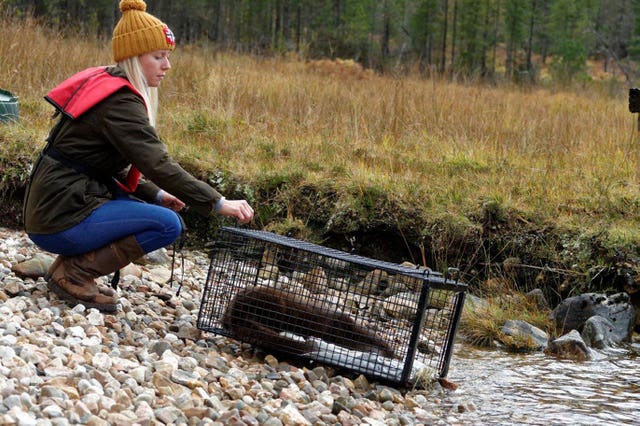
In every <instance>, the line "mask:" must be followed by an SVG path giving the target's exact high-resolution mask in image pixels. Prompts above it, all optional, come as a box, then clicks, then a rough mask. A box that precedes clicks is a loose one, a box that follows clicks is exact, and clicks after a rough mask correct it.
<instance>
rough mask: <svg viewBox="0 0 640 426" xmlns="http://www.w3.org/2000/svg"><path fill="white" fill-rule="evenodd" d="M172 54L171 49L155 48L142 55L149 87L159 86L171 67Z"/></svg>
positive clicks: (141, 62)
mask: <svg viewBox="0 0 640 426" xmlns="http://www.w3.org/2000/svg"><path fill="white" fill-rule="evenodd" d="M170 54H171V51H170V50H154V51H153V52H149V53H145V54H143V55H140V64H141V65H142V72H143V74H144V78H146V79H147V85H148V86H149V87H158V86H159V85H160V82H161V81H162V79H163V78H164V75H165V74H166V72H167V71H169V69H171V63H170V62H169V55H170Z"/></svg>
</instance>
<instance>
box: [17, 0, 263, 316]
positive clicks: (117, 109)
mask: <svg viewBox="0 0 640 426" xmlns="http://www.w3.org/2000/svg"><path fill="white" fill-rule="evenodd" d="M120 10H121V11H122V17H121V19H120V21H119V22H118V24H117V25H116V27H115V29H114V32H113V55H114V60H115V62H116V65H114V66H109V67H94V68H89V69H86V70H84V71H81V72H79V73H77V74H75V75H73V76H71V77H70V78H69V79H67V80H65V81H64V82H62V83H61V84H60V85H59V86H57V87H56V88H54V89H53V90H51V91H50V92H49V93H48V94H47V96H46V97H45V99H47V100H48V101H49V102H50V103H51V104H52V105H53V106H54V107H55V108H56V110H57V114H58V115H59V116H60V117H59V120H58V121H57V123H56V125H55V127H54V128H53V129H52V130H51V132H50V134H49V137H48V139H47V146H46V147H45V149H44V150H43V152H42V154H41V156H40V158H39V159H38V162H37V163H36V165H35V166H34V170H33V172H32V175H31V179H30V182H29V187H28V189H27V192H26V195H25V200H24V223H25V229H26V231H27V234H28V235H29V237H30V238H31V240H32V241H33V242H34V243H35V244H37V245H38V246H39V247H41V248H42V249H44V250H47V251H49V252H52V253H56V254H58V255H59V256H58V257H57V258H56V260H55V261H54V263H53V265H52V266H51V267H50V268H49V271H48V273H47V275H46V279H47V282H48V286H49V289H50V290H51V291H53V292H54V293H56V294H57V295H58V296H60V297H61V298H62V299H64V300H65V301H67V302H68V303H70V304H71V305H75V304H77V303H82V304H84V305H85V306H87V307H93V308H97V309H99V310H101V311H104V312H113V311H115V310H116V303H117V297H116V296H117V294H116V293H115V292H114V290H113V289H111V288H109V287H107V286H99V285H98V284H97V282H96V281H95V279H96V278H98V277H101V276H103V275H108V274H110V273H112V272H115V271H117V270H119V269H120V268H122V267H124V266H126V265H127V264H128V263H129V262H131V261H133V260H135V259H137V258H138V257H140V256H142V255H144V254H145V253H148V252H151V251H153V250H156V249H158V248H160V247H165V246H167V245H169V244H171V243H172V242H174V241H175V240H176V239H177V238H178V237H179V236H180V234H181V232H182V221H181V219H180V217H179V215H178V214H177V213H176V212H178V211H180V210H182V209H183V208H184V207H185V205H188V206H189V207H190V208H192V209H194V210H195V211H196V212H198V213H201V214H203V215H209V214H212V213H213V212H216V213H217V214H220V215H224V216H229V217H235V218H236V219H237V220H238V221H239V222H241V223H247V222H249V221H251V220H252V219H253V209H252V208H251V206H250V205H249V204H248V203H247V201H245V200H226V199H225V198H224V197H223V196H222V195H221V194H220V193H218V192H217V191H215V190H214V189H213V188H212V187H211V186H209V185H208V184H207V183H205V182H202V181H200V180H198V179H196V178H194V177H193V176H192V175H190V174H189V173H187V172H186V171H185V170H184V169H183V168H182V167H181V166H180V165H179V164H177V163H176V161H174V160H173V159H172V158H171V157H170V156H169V154H168V152H167V148H166V146H165V145H164V143H163V142H162V141H161V140H160V139H159V138H158V136H157V134H156V131H155V123H156V111H157V88H158V86H159V85H160V82H161V81H162V79H163V77H164V76H165V75H166V73H167V72H168V71H169V69H170V68H171V64H170V62H169V56H170V54H171V52H172V51H173V49H174V46H175V38H174V36H173V33H172V32H171V30H170V29H169V28H168V27H167V25H165V24H164V23H163V22H161V21H160V20H159V19H157V18H156V17H154V16H153V15H151V14H149V13H147V12H146V4H145V3H144V2H143V1H142V0H122V1H121V2H120Z"/></svg>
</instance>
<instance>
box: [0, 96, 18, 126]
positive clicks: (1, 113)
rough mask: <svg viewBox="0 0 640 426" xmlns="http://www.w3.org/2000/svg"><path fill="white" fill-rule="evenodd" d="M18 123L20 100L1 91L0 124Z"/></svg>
mask: <svg viewBox="0 0 640 426" xmlns="http://www.w3.org/2000/svg"><path fill="white" fill-rule="evenodd" d="M11 121H18V98H17V97H16V96H13V94H12V93H11V92H7V91H6V90H3V89H0V123H8V122H11Z"/></svg>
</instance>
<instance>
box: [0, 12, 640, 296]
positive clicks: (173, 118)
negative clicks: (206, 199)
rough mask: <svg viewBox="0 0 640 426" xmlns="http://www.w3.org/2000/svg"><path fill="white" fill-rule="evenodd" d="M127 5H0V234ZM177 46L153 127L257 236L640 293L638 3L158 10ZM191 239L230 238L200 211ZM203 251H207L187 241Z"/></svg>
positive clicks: (481, 281) (490, 279)
mask: <svg viewBox="0 0 640 426" xmlns="http://www.w3.org/2000/svg"><path fill="white" fill-rule="evenodd" d="M118 3H119V2H118V1H117V0H94V1H83V0H64V1H63V0H52V1H42V0H40V1H38V0H34V1H20V0H0V19H1V21H0V40H2V42H1V43H0V58H1V59H0V88H3V89H7V90H11V91H12V92H14V93H15V94H16V95H18V96H19V99H20V121H19V122H18V123H14V124H11V125H5V126H0V166H1V167H2V169H3V173H2V181H1V184H2V185H1V186H0V196H1V198H2V200H3V202H2V203H1V204H2V209H3V215H2V224H4V225H11V226H20V208H19V201H20V200H21V198H22V194H23V193H24V187H25V184H26V181H27V178H28V173H29V170H30V167H31V164H32V163H33V160H34V159H35V158H36V157H37V153H38V152H39V150H40V149H41V148H42V144H43V140H44V138H45V137H46V134H47V132H48V129H49V128H50V126H51V121H50V118H51V112H52V110H51V108H50V106H49V105H47V104H46V102H44V101H43V99H42V97H43V95H44V94H45V93H46V92H47V91H48V90H49V89H50V88H51V87H53V86H54V85H55V84H57V83H58V82H59V81H61V80H62V79H64V78H66V77H67V76H68V75H70V74H72V73H73V72H75V71H78V70H80V69H82V68H83V67H87V66H94V65H97V64H108V63H110V60H111V59H110V58H111V56H110V37H111V31H112V28H113V26H114V25H115V23H116V22H117V19H118V18H119V16H120V12H119V9H118ZM147 5H148V11H149V12H151V13H153V14H155V15H157V16H160V17H162V19H163V20H164V21H165V22H167V23H168V25H169V26H170V27H171V28H172V29H173V31H174V33H175V34H176V37H177V42H178V46H179V48H178V49H177V50H176V51H175V52H174V54H173V56H172V61H173V64H174V69H173V70H172V71H171V73H170V75H169V76H168V77H167V79H166V80H165V82H164V83H163V87H162V90H161V97H162V99H161V108H162V110H161V113H160V115H161V117H163V119H162V120H161V123H160V124H159V125H158V130H159V133H160V134H161V136H162V137H163V139H165V140H166V141H167V143H168V146H169V149H170V151H171V152H172V154H173V155H174V156H175V157H176V158H177V159H178V160H179V161H180V162H181V164H183V165H184V166H185V168H187V169H188V170H189V171H190V172H192V173H194V174H195V175H196V176H198V177H200V178H202V179H205V180H207V181H209V182H211V183H212V185H214V186H216V187H217V188H219V189H221V191H222V192H224V193H225V194H226V195H228V196H231V197H242V198H247V199H248V200H249V201H251V202H252V204H254V206H255V207H256V211H257V214H256V220H255V221H254V224H253V225H252V226H254V227H256V228H258V229H268V230H272V231H275V232H278V233H281V234H287V235H291V236H294V237H299V238H303V239H306V240H311V241H314V242H318V243H321V244H325V245H329V246H332V247H335V248H338V249H341V250H345V251H353V252H356V253H358V254H363V255H366V256H371V257H375V258H381V259H384V260H391V261H398V262H400V261H403V260H409V261H411V262H413V263H415V264H420V265H424V266H429V267H431V268H433V269H435V270H438V271H442V272H444V271H446V270H447V269H448V268H449V267H455V268H458V269H459V270H460V272H459V273H458V277H459V278H460V279H461V280H463V281H465V282H468V283H471V284H472V285H474V286H475V287H477V288H482V289H490V288H491V286H494V287H496V288H497V287H499V288H502V286H511V287H514V286H515V287H517V289H518V290H530V289H532V288H543V289H544V291H545V292H546V294H547V295H548V296H550V297H555V298H556V299H560V298H562V297H566V296H568V295H570V294H577V293H579V292H584V291H596V290H603V291H604V290H607V291H609V290H611V291H621V290H622V291H628V292H629V293H630V294H632V295H634V294H638V296H640V293H639V292H638V288H640V285H638V278H637V277H638V270H640V267H639V266H638V259H640V246H639V244H638V241H640V230H638V229H637V219H638V214H639V213H640V189H639V186H638V179H639V170H640V168H638V166H637V164H638V162H637V156H638V144H637V141H636V139H637V128H636V121H635V117H634V116H633V115H632V114H630V112H629V110H628V107H627V93H628V89H629V88H631V87H632V86H633V85H634V84H635V82H636V81H637V78H638V76H639V75H640V71H639V68H638V66H637V59H639V58H640V40H639V39H638V34H640V1H630V0H614V1H604V0H584V1H578V0H509V1H508V0H478V1H470V0H419V1H409V0H402V1H401V0H382V1H371V0H351V1H346V0H332V1H314V0H298V1H295V0H291V1H287V0H273V1H242V0H241V1H225V0H218V1H204V0H187V1H181V2H176V1H152V0H149V1H148V2H147ZM186 220H187V222H188V225H189V227H190V229H191V232H190V233H189V235H190V238H191V240H190V243H193V244H202V243H203V242H207V241H210V240H211V239H212V238H213V235H214V232H215V229H216V228H217V226H218V225H219V223H212V222H209V221H203V220H202V219H199V218H197V217H195V216H193V215H190V214H188V215H187V216H186ZM196 237H199V240H198V241H196Z"/></svg>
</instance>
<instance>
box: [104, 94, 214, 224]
mask: <svg viewBox="0 0 640 426" xmlns="http://www.w3.org/2000/svg"><path fill="white" fill-rule="evenodd" d="M99 108H101V109H102V110H103V111H102V112H101V113H102V117H103V120H104V127H103V129H102V131H103V132H104V135H105V137H106V138H107V139H108V140H109V141H110V142H111V143H112V144H113V146H114V147H115V149H116V150H117V151H118V152H119V153H120V154H121V155H122V156H123V157H124V158H125V159H126V160H127V161H129V162H130V163H131V164H133V165H135V166H136V167H137V168H138V170H140V172H142V174H143V175H144V177H145V178H146V179H147V180H149V181H151V182H153V184H155V185H157V186H155V188H154V186H150V185H148V184H145V183H143V182H141V185H140V189H139V191H140V196H141V198H143V199H145V200H148V199H149V196H151V197H152V198H153V197H154V196H155V193H157V188H162V189H164V190H165V191H167V192H169V193H171V194H173V195H175V196H176V197H178V198H180V199H181V200H182V201H184V202H185V204H187V205H188V206H190V207H191V208H193V209H194V210H195V211H196V212H198V213H200V214H201V215H203V216H207V215H209V214H211V212H212V211H213V209H214V207H215V205H216V202H217V201H218V200H220V198H222V195H220V194H219V193H218V192H217V191H216V190H215V189H213V188H212V187H211V186H210V185H209V184H207V183H206V182H203V181H200V180H198V179H196V178H195V177H193V176H192V175H191V174H189V173H188V172H187V171H186V170H184V169H183V168H182V167H181V166H180V165H179V164H178V163H177V162H176V161H175V160H174V159H173V158H171V156H170V155H169V153H168V151H167V148H166V146H165V144H164V143H163V142H162V141H161V140H160V139H159V138H158V136H157V134H156V131H155V129H154V128H153V126H151V124H150V123H149V119H148V116H147V113H146V109H145V106H144V103H143V102H142V100H141V99H140V98H138V97H137V96H136V95H134V94H133V93H132V92H130V91H128V90H122V91H120V92H117V93H116V94H114V95H112V96H111V97H110V98H109V100H108V101H107V102H103V103H101V104H100V105H99ZM154 191H155V193H153V194H152V192H154ZM136 192H138V191H136Z"/></svg>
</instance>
